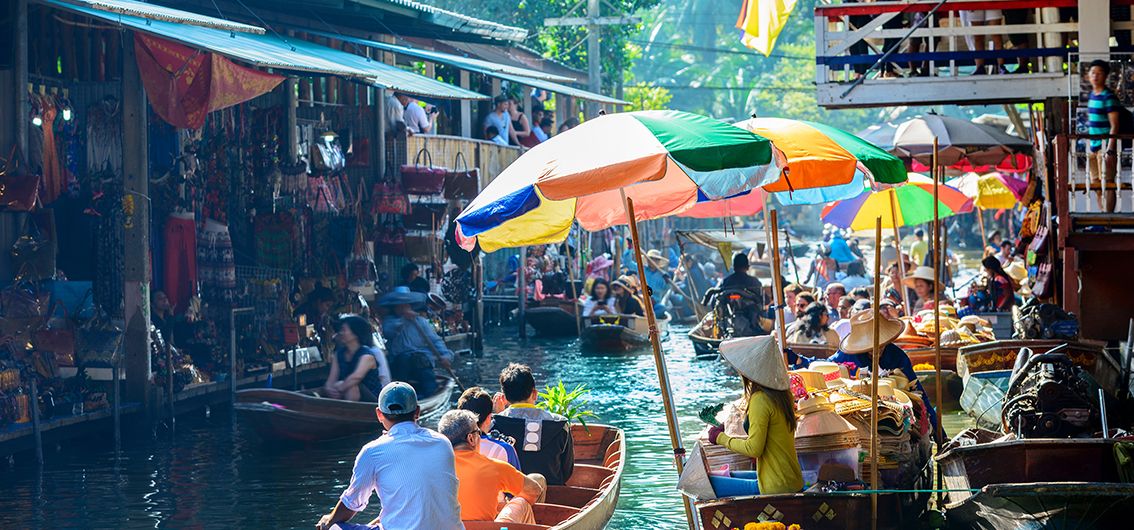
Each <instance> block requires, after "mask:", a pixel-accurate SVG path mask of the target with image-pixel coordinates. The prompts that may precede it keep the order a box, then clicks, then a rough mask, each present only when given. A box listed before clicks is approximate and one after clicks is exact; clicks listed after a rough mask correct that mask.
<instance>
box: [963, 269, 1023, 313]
mask: <svg viewBox="0 0 1134 530" xmlns="http://www.w3.org/2000/svg"><path fill="white" fill-rule="evenodd" d="M980 265H981V267H982V268H983V269H984V271H983V272H984V278H983V282H982V283H980V284H974V285H973V287H972V288H971V289H970V291H971V292H970V294H969V296H968V297H967V298H966V302H967V304H968V306H969V307H971V308H972V309H973V310H974V311H977V312H987V311H1011V310H1012V306H1014V305H1016V290H1017V289H1019V285H1017V284H1016V280H1015V279H1014V278H1012V277H1011V276H1009V275H1008V273H1007V272H1006V271H1005V270H1004V266H1003V265H1001V264H1000V260H999V259H998V258H997V257H996V256H985V258H984V259H982V260H981V261H980Z"/></svg>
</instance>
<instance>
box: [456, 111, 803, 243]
mask: <svg viewBox="0 0 1134 530" xmlns="http://www.w3.org/2000/svg"><path fill="white" fill-rule="evenodd" d="M784 164H785V159H784V156H783V153H781V152H779V150H778V149H776V148H775V147H774V146H773V145H772V142H771V141H769V140H768V139H767V138H764V137H762V136H759V135H756V134H753V133H751V132H748V131H745V130H742V129H740V128H737V127H733V126H731V125H728V124H726V123H724V122H721V121H718V120H714V119H711V118H706V117H704V116H698V115H696V114H689V113H686V112H676V111H643V112H629V113H618V114H608V115H605V116H600V117H598V118H595V119H592V120H588V121H586V122H585V123H583V124H582V125H580V126H579V127H575V128H573V129H571V130H570V131H567V132H565V133H563V134H560V135H558V136H555V137H552V138H551V139H550V140H548V141H546V142H544V143H541V144H539V145H537V146H536V147H534V148H532V149H531V150H530V151H528V152H527V153H525V154H524V155H523V156H521V157H520V158H519V159H517V160H516V161H515V162H513V163H512V165H510V166H508V168H507V169H505V170H504V172H502V173H501V174H500V175H499V176H498V177H496V179H494V180H493V181H492V182H491V183H490V184H489V185H488V186H487V187H485V189H484V190H483V191H481V193H480V195H478V196H477V197H476V198H475V199H473V200H472V202H470V203H469V205H468V206H467V207H466V208H465V210H464V211H463V212H461V214H460V215H459V216H458V217H457V242H458V243H459V244H460V245H461V247H462V248H465V249H467V250H472V249H473V248H474V247H475V246H476V245H477V244H478V243H479V245H480V248H481V250H483V251H485V252H491V251H494V250H496V249H499V248H506V247H518V246H523V245H539V244H545V243H556V242H560V241H563V240H564V239H565V238H566V237H567V232H568V231H569V230H570V228H571V224H572V223H573V222H575V221H578V222H579V225H580V226H582V227H583V228H584V229H586V230H590V231H595V230H601V229H603V228H608V227H611V226H614V225H618V224H625V223H626V221H627V216H626V210H625V209H624V206H623V204H624V201H623V198H624V196H625V197H630V198H631V199H633V202H634V205H635V206H636V207H635V219H636V220H638V221H642V220H646V219H656V218H659V217H664V216H667V215H672V214H675V213H678V212H681V211H683V210H686V209H689V208H691V207H693V206H694V205H696V204H697V203H698V202H703V201H713V200H720V199H725V198H728V197H733V196H736V195H739V194H742V193H745V192H748V191H749V190H751V189H754V188H757V187H759V186H762V185H765V184H769V183H772V182H775V181H777V180H778V179H779V178H780V174H781V173H782V168H783V167H784ZM623 194H625V195H623Z"/></svg>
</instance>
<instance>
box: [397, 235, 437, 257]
mask: <svg viewBox="0 0 1134 530" xmlns="http://www.w3.org/2000/svg"><path fill="white" fill-rule="evenodd" d="M439 239H440V238H438V237H437V233H436V232H432V231H425V230H415V231H411V232H406V235H405V256H406V258H407V259H409V260H410V261H412V262H414V263H419V264H428V263H433V262H434V261H436V259H435V258H436V257H437V255H438V248H437V247H438V244H439V243H440V241H439Z"/></svg>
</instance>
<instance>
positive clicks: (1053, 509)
mask: <svg viewBox="0 0 1134 530" xmlns="http://www.w3.org/2000/svg"><path fill="white" fill-rule="evenodd" d="M964 434H965V435H966V436H967V437H968V439H969V440H970V443H972V442H973V441H975V442H976V443H974V444H973V445H962V444H959V443H957V442H956V441H954V442H953V443H950V444H949V445H947V446H945V447H944V452H942V453H941V454H940V455H939V456H937V461H938V462H939V463H940V464H941V473H942V477H943V480H944V484H945V488H946V489H948V490H949V494H948V495H949V496H948V503H947V504H946V505H945V509H946V511H947V514H948V517H949V520H950V522H953V521H957V522H960V523H963V524H966V525H968V526H969V527H971V528H980V529H990V530H991V529H996V530H1003V529H1014V528H1017V529H1032V528H1037V529H1038V528H1042V529H1051V530H1058V529H1065V528H1066V529H1072V528H1074V529H1104V528H1125V527H1127V526H1128V525H1129V518H1130V516H1129V514H1130V512H1131V509H1134V484H1131V483H1122V482H1121V478H1119V473H1118V465H1117V464H1116V462H1115V455H1114V444H1115V443H1116V441H1122V440H1121V439H1119V440H1116V439H1101V438H1091V439H1030V440H1004V441H995V440H994V438H995V437H996V436H998V435H997V434H996V433H993V432H990V431H976V432H975V433H974V432H973V431H969V432H967V433H964ZM954 440H957V439H954Z"/></svg>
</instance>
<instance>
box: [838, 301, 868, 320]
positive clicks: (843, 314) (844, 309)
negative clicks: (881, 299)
mask: <svg viewBox="0 0 1134 530" xmlns="http://www.w3.org/2000/svg"><path fill="white" fill-rule="evenodd" d="M856 302H858V299H856V298H854V297H851V296H849V295H848V296H844V297H842V298H840V299H839V319H838V320H837V321H836V322H842V321H843V320H846V319H848V318H850V315H851V309H852V308H854V304H855V303H856ZM867 302H869V300H867Z"/></svg>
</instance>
